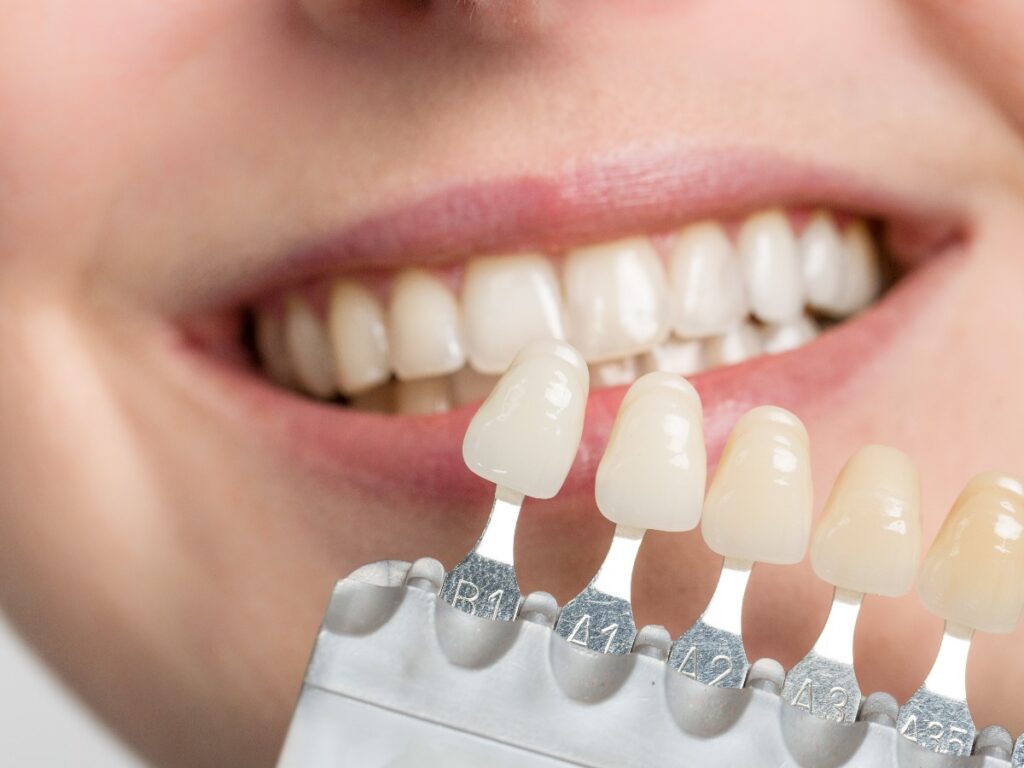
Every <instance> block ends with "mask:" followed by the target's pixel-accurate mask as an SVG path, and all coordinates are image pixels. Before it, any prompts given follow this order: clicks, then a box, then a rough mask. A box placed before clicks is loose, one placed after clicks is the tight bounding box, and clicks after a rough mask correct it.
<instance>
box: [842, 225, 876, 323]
mask: <svg viewBox="0 0 1024 768" xmlns="http://www.w3.org/2000/svg"><path fill="white" fill-rule="evenodd" d="M843 261H844V265H843V266H844V271H843V290H842V297H841V299H840V301H839V302H838V305H837V313H838V314H839V315H841V316H845V315H852V314H854V313H855V312H859V311H860V310H862V309H864V307H866V306H868V305H869V304H870V303H871V302H872V301H874V300H875V297H876V296H878V293H879V291H881V289H882V265H881V262H880V260H879V256H878V249H877V248H876V247H875V240H874V238H873V237H872V236H871V231H870V230H869V229H868V225H867V224H866V223H865V222H863V221H857V222H854V223H853V224H851V225H850V226H849V227H847V229H846V231H845V232H844V233H843Z"/></svg>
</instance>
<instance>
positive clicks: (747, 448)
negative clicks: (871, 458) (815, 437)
mask: <svg viewBox="0 0 1024 768" xmlns="http://www.w3.org/2000/svg"><path fill="white" fill-rule="evenodd" d="M812 493H813V491H812V487H811V459H810V447H809V443H808V438H807V429H806V428H805V427H804V425H803V424H802V423H801V421H800V420H799V419H798V418H797V417H796V416H794V415H793V414H792V413H790V412H789V411H786V410H784V409H782V408H775V407H773V406H762V407H760V408H755V409H754V410H752V411H749V412H748V413H746V414H744V415H743V416H742V417H741V418H740V420H739V421H738V422H737V423H736V426H735V427H734V428H733V430H732V432H731V433H730V435H729V439H728V440H727V441H726V444H725V449H724V450H723V452H722V458H721V460H720V461H719V463H718V469H717V471H716V472H715V477H714V479H713V480H712V482H711V488H710V489H709V490H708V495H707V498H706V499H705V501H704V515H703V518H702V521H701V533H702V534H703V536H704V541H706V542H707V544H708V546H709V547H710V548H711V549H712V550H714V551H715V552H717V553H718V554H720V555H723V556H725V557H727V558H732V559H736V560H747V561H755V562H764V563H775V564H778V565H789V564H792V563H798V562H800V561H801V560H802V559H803V557H804V553H805V552H806V550H807V540H808V537H809V535H810V530H811V505H812Z"/></svg>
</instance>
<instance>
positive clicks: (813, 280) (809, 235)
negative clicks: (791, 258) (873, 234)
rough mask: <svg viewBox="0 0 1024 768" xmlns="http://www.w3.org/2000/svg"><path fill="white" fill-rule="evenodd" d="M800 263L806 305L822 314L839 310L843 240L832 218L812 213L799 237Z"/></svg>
mask: <svg viewBox="0 0 1024 768" xmlns="http://www.w3.org/2000/svg"><path fill="white" fill-rule="evenodd" d="M800 261H801V266H802V268H803V278H804V292H805V293H806V297H807V303H808V304H809V305H810V306H812V307H814V308H815V309H820V310H822V311H824V312H829V313H831V312H835V311H837V309H838V308H839V307H841V306H842V300H843V278H844V271H845V267H844V262H845V257H844V255H843V240H842V238H841V237H840V235H839V228H838V227H837V226H836V223H835V220H834V219H833V218H832V216H831V215H829V214H828V213H825V212H824V211H818V212H817V213H815V214H814V215H813V216H812V217H811V220H810V221H809V222H808V224H807V228H806V229H804V231H803V233H802V234H801V235H800Z"/></svg>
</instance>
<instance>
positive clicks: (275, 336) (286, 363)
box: [256, 309, 295, 387]
mask: <svg viewBox="0 0 1024 768" xmlns="http://www.w3.org/2000/svg"><path fill="white" fill-rule="evenodd" d="M256 351H257V352H258V353H259V356H260V362H261V363H262V364H263V367H264V369H265V370H266V371H267V373H268V374H269V375H270V378H271V379H273V380H274V381H276V382H277V383H278V384H280V385H282V386H284V387H290V386H292V385H294V384H295V376H294V374H293V373H292V364H291V360H289V358H288V344H287V342H286V340H285V332H284V319H283V318H282V317H280V316H279V315H277V314H275V313H273V312H271V311H270V310H266V309H264V310H260V311H259V312H257V313H256Z"/></svg>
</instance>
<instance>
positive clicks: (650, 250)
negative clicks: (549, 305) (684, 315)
mask: <svg viewBox="0 0 1024 768" xmlns="http://www.w3.org/2000/svg"><path fill="white" fill-rule="evenodd" d="M564 270H565V271H564V282H565V296H566V309H567V312H568V316H569V335H570V338H571V339H572V340H573V342H574V343H575V344H576V345H577V346H578V347H579V349H580V352H581V353H582V354H583V356H584V358H586V359H587V360H588V361H591V362H599V361H602V360H614V359H617V358H623V357H628V356H629V355H635V354H639V353H641V352H643V351H645V350H647V349H649V348H651V347H652V346H654V345H655V344H657V343H659V342H660V341H662V340H663V339H664V338H665V337H666V336H667V334H668V324H669V299H668V287H667V284H666V279H665V272H664V269H663V268H662V266H661V260H660V259H659V258H658V254H657V253H656V252H655V250H654V247H653V246H652V245H651V244H650V242H649V241H647V240H646V239H644V238H631V239H628V240H620V241H618V242H614V243H607V244H603V245H595V246H591V247H588V248H579V249H577V250H574V251H571V252H570V253H569V254H568V255H567V256H566V259H565V267H564Z"/></svg>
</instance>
